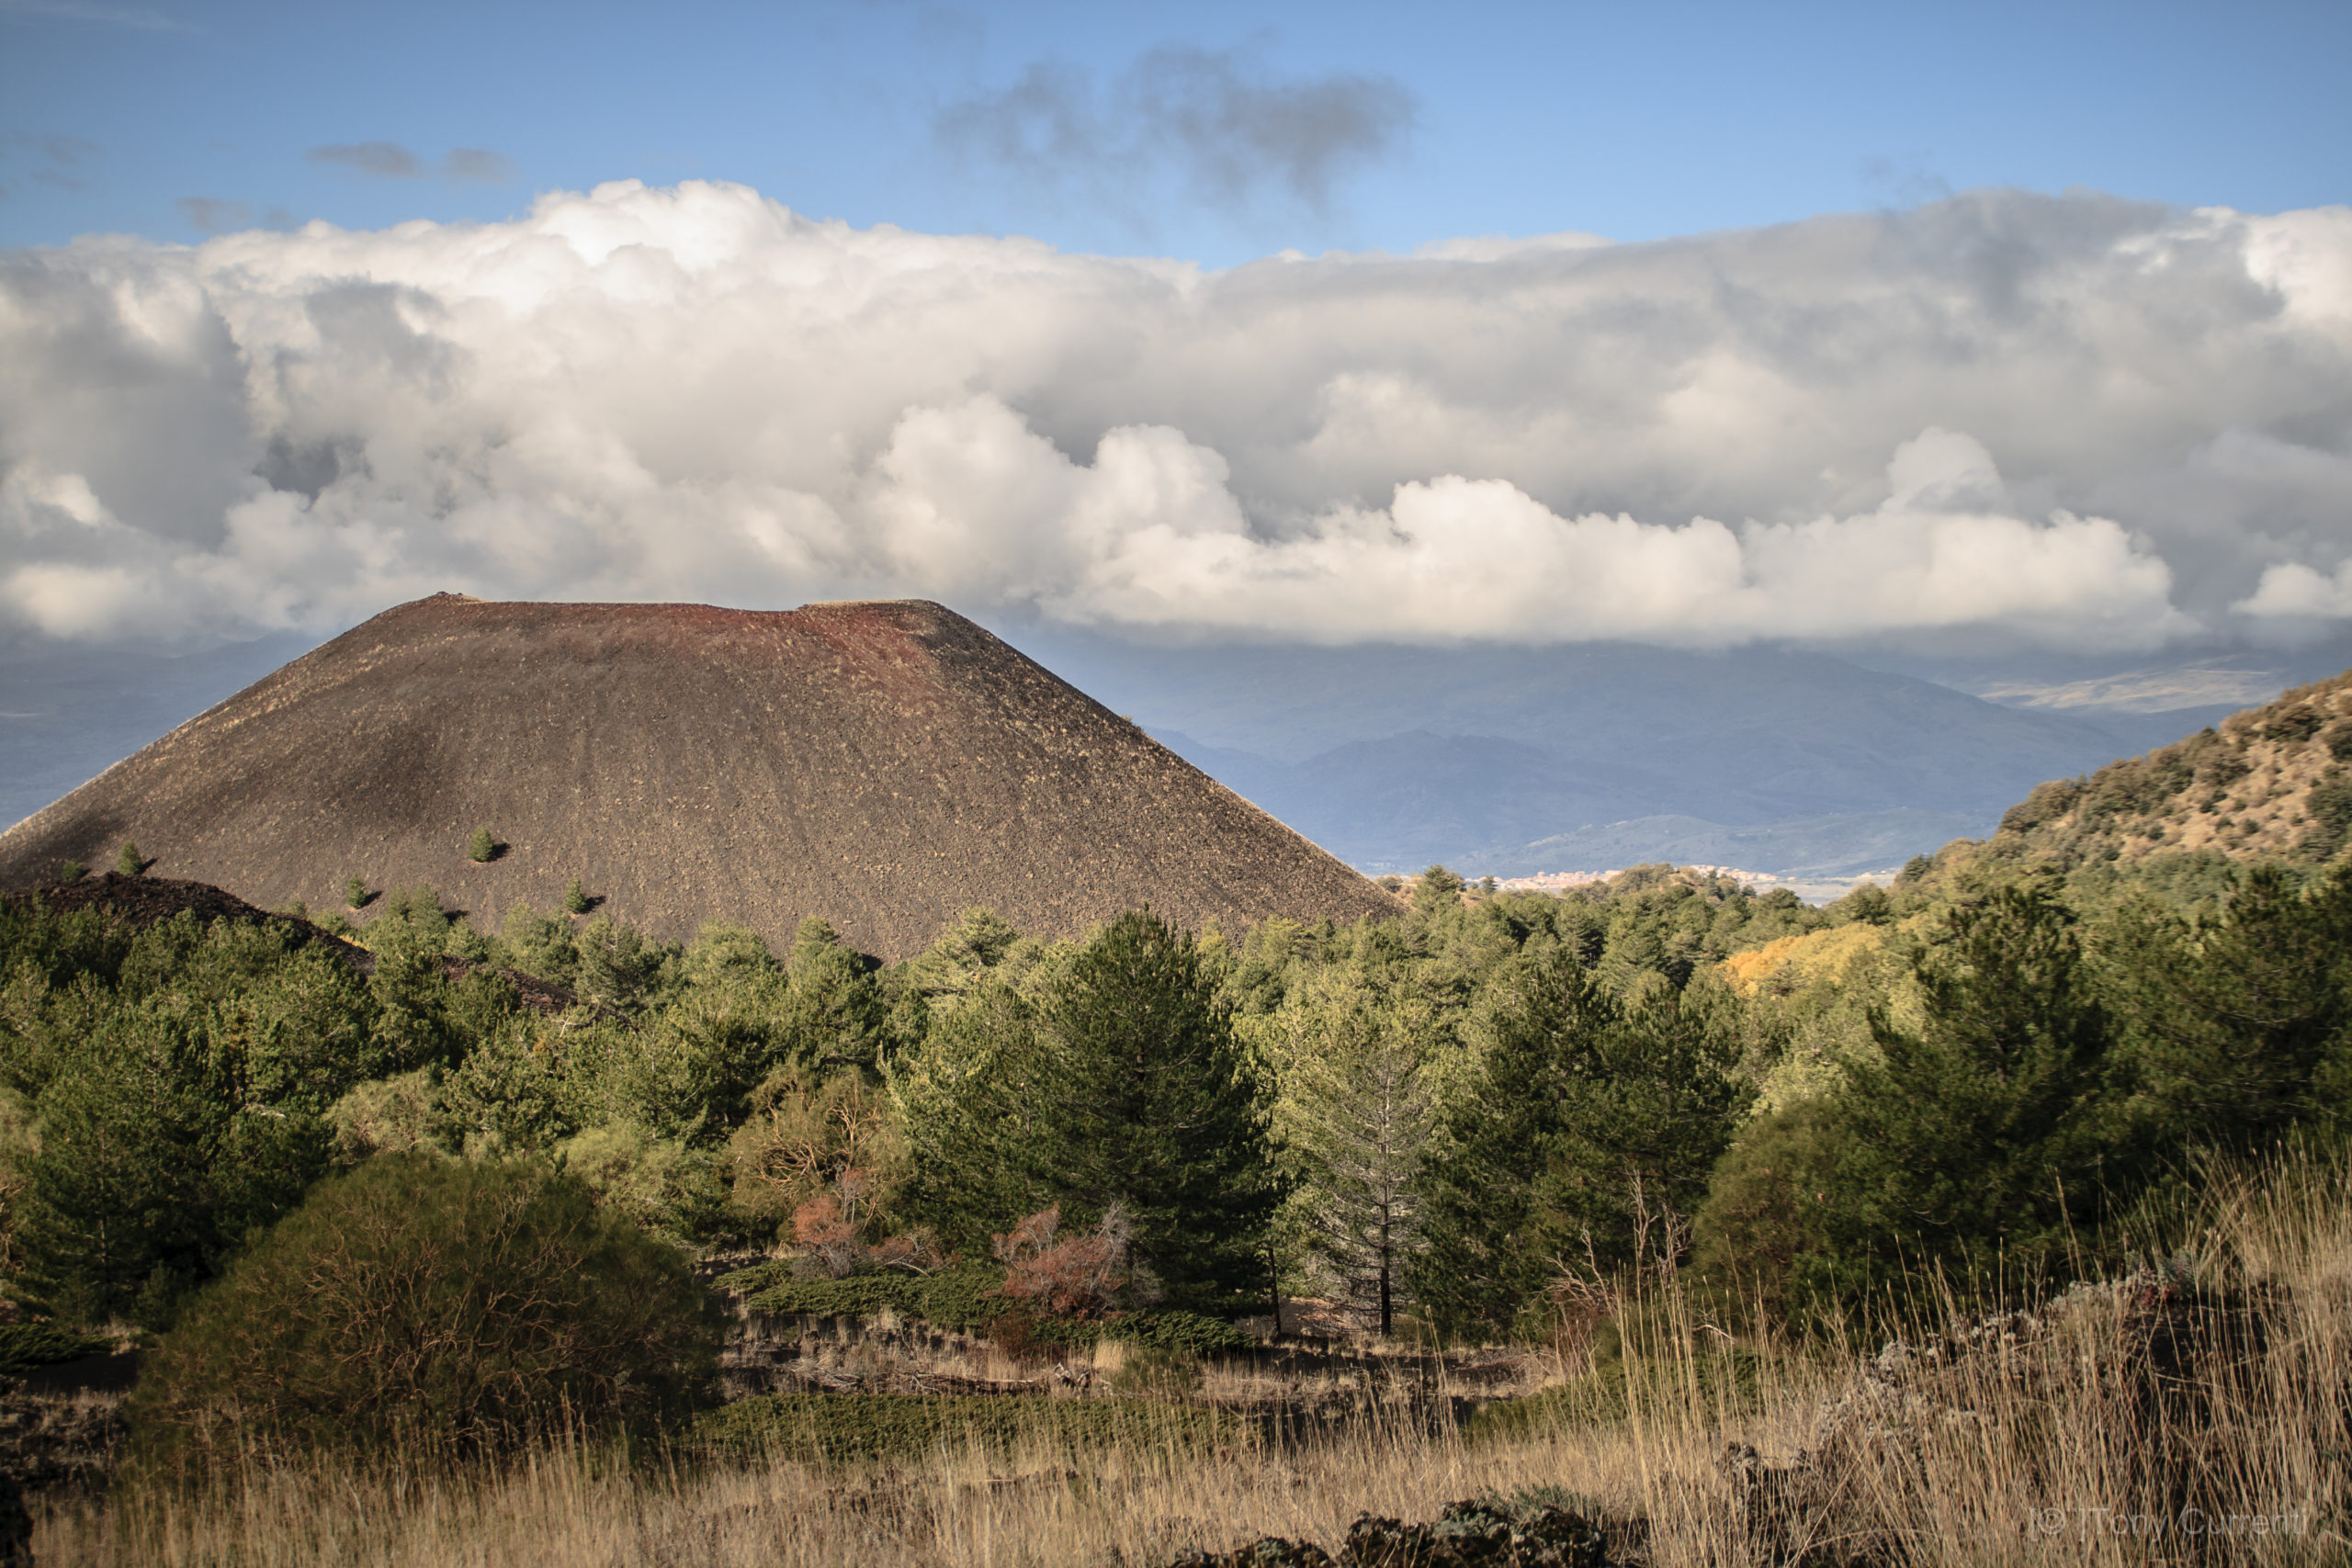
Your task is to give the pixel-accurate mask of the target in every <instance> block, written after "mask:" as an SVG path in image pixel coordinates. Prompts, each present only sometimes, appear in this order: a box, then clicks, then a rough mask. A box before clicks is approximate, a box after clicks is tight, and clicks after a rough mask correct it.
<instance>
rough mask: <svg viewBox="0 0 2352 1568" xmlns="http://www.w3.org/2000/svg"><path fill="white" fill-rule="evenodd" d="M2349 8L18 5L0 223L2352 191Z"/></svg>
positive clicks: (1328, 219) (1775, 214)
mask: <svg viewBox="0 0 2352 1568" xmlns="http://www.w3.org/2000/svg"><path fill="white" fill-rule="evenodd" d="M2347 61H2352V6H2345V5H2341V4H2331V5H2270V6H2264V5H2246V4H2237V5H2231V6H2160V5H2148V4H2139V5H2132V6H2122V5H2075V6H2064V5H2060V6H2052V5H2033V6H2000V5H1969V6H1890V5H1872V6H1832V5H1782V6H1756V5H1753V4H1743V5H1721V6H1719V5H1656V6H1624V5H1623V4H1610V5H1586V4H1552V5H1516V6H1510V5H1503V6H1498V5H1486V6H1447V7H1442V8H1441V7H1436V6H1375V5H1363V4H1349V5H1345V6H1336V5H1317V6H1304V5H1302V6H1287V7H1281V8H1269V7H1265V6H1233V5H1222V4H1215V3H1207V4H1187V5H1183V6H1164V5H1118V6H1105V5H1101V4H1089V5H1062V4H1029V5H1021V6H1001V5H1000V6H972V7H953V6H925V5H921V4H889V3H883V4H853V3H842V4H811V5H758V6H753V5H673V6H660V7H650V6H645V7H639V6H614V5H598V4H570V5H564V6H540V5H503V6H497V5H493V6H482V5H468V6H454V5H440V4H414V3H413V4H408V5H402V6H361V5H348V4H315V3H313V4H305V5H300V6H294V5H283V4H266V3H265V4H208V3H199V0H0V187H5V191H6V194H5V197H0V245H16V246H22V245H47V244H55V243H62V242H64V241H66V240H68V239H70V238H72V237H73V236H75V235H77V234H84V233H90V232H102V231H112V232H129V233H137V234H141V235H145V236H148V237H151V238H154V239H165V240H186V241H193V240H196V239H198V238H200V237H202V234H203V233H204V231H206V230H207V229H208V228H209V229H213V230H219V229H223V228H230V227H240V226H243V225H245V224H248V223H251V224H273V225H277V226H284V225H287V224H289V223H295V222H300V221H303V220H309V219H312V218H323V219H325V220H329V221H330V222H333V223H335V224H338V225H342V226H345V227H369V228H372V227H381V226H384V225H388V224H392V223H397V222H400V221H403V220H410V219H417V218H429V219H435V220H452V219H484V220H489V219H497V218H502V217H504V216H508V215H510V214H513V213H515V212H518V211H520V210H522V209H525V208H526V207H527V205H528V203H529V201H530V200H531V198H532V196H533V195H534V193H536V192H539V191H544V190H548V189H557V188H565V189H575V190H580V189H586V188H588V187H589V186H594V184H596V183H597V182H600V181H605V180H611V179H619V178H629V177H634V178H639V179H642V180H645V181H647V182H648V183H650V184H654V185H669V184H674V183H676V182H677V181H680V180H683V179H691V178H712V179H726V180H733V181H740V182H742V183H745V184H748V185H751V186H755V187H757V188H758V189H759V190H761V191H762V192H763V193H765V194H766V195H768V196H770V197H775V198H776V199H778V200H780V201H783V202H785V203H786V204H787V205H789V206H791V207H792V208H794V209H797V210H799V211H802V212H804V213H808V214H810V215H814V216H820V217H839V218H842V219H846V220H849V221H851V222H852V223H854V224H858V225H867V224H872V223H876V222H891V223H896V224H899V225H902V226H904V227H907V228H910V229H915V230H922V231H954V232H963V231H982V232H992V233H1006V232H1019V233H1024V234H1031V235H1035V236H1039V237H1042V238H1044V239H1046V240H1047V241H1050V242H1051V243H1055V244H1057V245H1058V246H1061V247H1063V248H1065V249H1080V250H1092V251H1109V252H1121V253H1125V252H1141V253H1149V254H1167V255H1176V256H1182V257H1186V258H1191V259H1194V260H1198V261H1201V262H1204V263H1205V264H1208V265H1227V264H1231V263H1233V262H1236V261H1239V260H1243V259H1246V258H1248V257H1250V256H1252V255H1256V254H1265V253H1268V252H1271V251H1273V250H1277V249H1280V248H1283V247H1285V246H1295V247H1298V248H1300V249H1304V250H1307V251H1310V252H1312V251H1321V250H1324V249H1327V248H1348V249H1385V250H1388V251H1391V252H1403V251H1409V250H1412V249H1414V248H1416V247H1418V246H1420V245H1423V244H1426V243H1430V242H1433V241H1439V240H1442V239H1446V238H1449V237H1455V236H1466V235H1482V234H1495V233H1507V234H1532V233H1542V232H1550V231H1563V230H1575V231H1589V232H1595V233H1600V234H1604V235H1607V236H1610V237H1611V238H1615V239H1620V240H1640V239H1650V238H1657V237H1662V236H1668V235H1675V234H1686V233H1695V232H1701V231H1713V230H1720V229H1724V228H1731V227H1737V226H1744V225H1751V224H1758V223H1769V222H1775V221H1781V220H1792V219H1797V218H1802V217H1804V216H1806V215H1809V214H1813V213H1818V212H1826V211H1839V210H1851V209H1871V208H1883V207H1908V206H1911V205H1915V204H1917V202H1919V201H1921V200H1924V199H1928V198H1931V197H1934V196H1936V195H1938V194H1939V193H1940V192H1943V191H1947V190H1953V189H1966V188H1970V187H1974V186H2018V187H2024V188H2027V189H2033V190H2041V191H2049V192H2055V191H2061V190H2065V189H2068V188H2073V187H2089V188H2092V189H2097V190H2101V191H2106V192H2110V193H2114V194H2118V195H2121V196H2126V197H2138V198H2147V199H2154V200H2159V201H2164V202H2169V203H2176V204H2181V205H2188V206H2196V205H2205V204H2219V205H2227V206H2231V207H2235V208H2238V209H2242V210H2249V211H2263V212H2269V211H2278V210H2282V209H2290V208H2301V207H2310V206H2315V205H2320V204H2324V203H2330V202H2338V201H2342V200H2344V199H2346V195H2347V190H2346V171H2347V169H2352V159H2347V157H2346V150H2347V149H2352V93H2347V92H2346V90H2345V86H2344V75H2343V73H2344V67H2345V65H2346V62H2347Z"/></svg>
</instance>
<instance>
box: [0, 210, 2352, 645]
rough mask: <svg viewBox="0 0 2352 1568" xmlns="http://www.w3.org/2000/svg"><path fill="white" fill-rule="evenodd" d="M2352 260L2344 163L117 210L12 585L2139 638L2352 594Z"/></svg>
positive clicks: (2058, 639) (31, 497)
mask: <svg viewBox="0 0 2352 1568" xmlns="http://www.w3.org/2000/svg"><path fill="white" fill-rule="evenodd" d="M2347 279H2352V214H2345V213H2342V212H2339V211H2336V210H2334V209H2330V210H2327V211H2322V212H2316V213H2290V214H2285V215H2282V216H2278V217H2273V218H2249V217H2244V216H2241V215H2238V214H2234V213H2229V212H2221V211H2204V212H2196V213H2182V212H2178V211H2176V210H2171V209H2159V208H2150V207H2145V206H2139V205H2134V204H2129V203H2124V202H2120V201H2115V200H2111V199H2109V198H2105V197H2065V198H2049V197H2030V196H2025V195H2019V194H2015V193H1978V194H1973V195H1970V196H1964V197H1956V198H1953V199H1951V200H1949V201H1945V202H1940V203H1938V204H1936V205H1934V206H1932V207H1928V208H1923V209H1918V210H1917V211H1914V212H1907V213H1894V214H1874V215H1868V216H1853V217H1838V218H1827V219H1819V220H1809V221H1807V222H1804V223H1797V224H1791V225H1786V226H1783V227H1781V228H1778V229H1772V230H1762V231H1746V232H1738V233H1730V234H1721V235H1713V236H1707V237H1703V238H1699V239H1692V240H1688V241H1678V242H1669V243H1655V244H1645V245H1619V246H1611V245H1606V244H1600V243H1593V242H1591V241H1589V239H1587V238H1585V237H1581V236H1574V237H1566V238H1564V239H1563V240H1561V241H1560V242H1558V243H1502V242H1492V241H1479V242H1475V243H1462V244H1459V245H1453V246H1438V247H1431V248H1430V250H1429V251H1428V252H1427V253H1425V254H1420V255H1416V256H1409V257H1391V256H1385V255H1331V256H1326V257H1322V258H1312V259H1311V258H1302V257H1295V256H1285V257H1282V258H1274V259H1271V260H1269V261H1266V262H1263V263H1259V264H1254V265H1249V266H1243V267H1238V268H1234V269H1231V270H1229V271H1226V272H1221V273H1206V272H1203V271H1201V270H1199V269H1197V268H1194V267H1193V266H1190V265H1184V264H1182V263H1177V262H1172V261H1166V260H1159V259H1151V258H1121V257H1103V256H1088V255H1070V254H1061V253H1057V252H1056V251H1054V250H1052V249H1051V248H1049V247H1046V246H1045V245H1042V244H1038V243H1034V242H1029V241H1023V240H1017V239H1013V240H997V239H989V238H978V237H956V236H939V235H928V234H918V233H910V232H906V231H899V230H896V229H892V228H889V227H887V226H884V227H877V228H875V229H870V230H856V229H852V228H849V227H847V226H845V225H842V224H839V223H828V222H816V221H811V220H808V219H806V218H803V217H800V216H798V215H797V214H795V213H793V212H791V211H789V210H787V209H785V208H783V207H781V206H779V205H777V204H775V203H774V202H770V201H767V200H765V199H763V198H762V197H759V196H758V195H757V194H756V193H755V192H752V191H750V190H747V189H744V188H741V187H739V186H721V185H699V184H696V185H686V186H679V187H677V188H675V189H670V190H653V189H647V188H645V187H643V186H638V185H636V184H634V183H627V184H620V185H614V186H603V187H599V188H598V189H597V190H595V191H593V192H590V193H587V194H584V195H582V194H576V193H558V194H554V195H550V196H547V197H541V198H540V199H539V200H538V201H537V203H536V204H535V206H534V207H533V208H532V209H531V211H530V212H529V213H528V214H527V215H526V216H525V217H522V218H518V219H515V220H512V221H508V222H503V223H492V224H434V223H424V222H418V223H410V224H403V225H401V226H399V227H397V228H394V229H390V230H386V231H375V232H352V231H339V230H335V229H333V228H330V227H328V226H326V225H323V224H312V225H311V226H310V227H309V228H307V229H304V230H301V231H296V232H291V233H278V232H247V233H237V234H229V235H223V236H220V237H219V238H216V239H213V240H211V241H209V243H205V244H204V245H201V246H199V247H196V248H193V249H189V248H181V247H175V246H165V245H160V244H148V243H142V242H136V241H123V240H106V241H90V242H85V243H77V244H75V245H73V246H68V247H65V248H62V249H59V250H51V251H42V252H17V253H12V254H5V255H0V630H6V631H8V632H11V633H13V635H17V636H26V635H42V636H49V637H83V638H101V639H103V638H109V637H169V636H180V637H208V636H220V635H237V634H250V633H252V632H255V631H260V630H266V629H272V628H277V627H286V626H303V627H319V626H331V625H334V624H337V623H340V622H345V621H348V620H351V619H354V618H356V617H358V616H360V615H367V614H369V613H372V612H373V611H374V610H376V609H379V608H381V607H382V606H383V605H385V604H389V603H391V602H393V601H396V600H398V599H401V598H406V597H412V596H414V595H416V594H420V593H424V592H432V591H434V590H436V589H441V588H451V589H458V590H462V591H466V592H475V593H480V594H484V595H492V596H512V597H543V598H548V597H566V598H628V599H639V598H695V599H710V600H716V601H719V602H724V603H730V604H753V605H788V604H797V603H799V602H801V601H803V600H806V599H810V598H818V597H832V596H842V595H852V594H855V595H880V594H909V593H919V594H924V595H929V596H933V597H936V598H940V599H942V600H944V601H946V602H947V603H949V604H956V605H959V606H962V607H965V608H968V609H973V610H979V611H990V610H998V609H1013V610H1021V611H1027V612H1034V613H1037V614H1042V615H1049V616H1052V617H1055V618H1058V619H1061V620H1065V621H1069V622H1073V623H1081V624H1089V625H1098V626H1111V627H1121V626H1128V627H1135V626H1155V627H1170V628H1180V629H1181V628H1198V629H1201V630H1204V631H1209V632H1218V633H1227V634H1239V635H1248V636H1253V637H1295V638H1303V639H1311V640H1319V641H1347V640H1351V639H1358V638H1366V637H1383V638H1397V637H1405V638H1417V639H1431V640H1437V639H1454V638H1464V637H1487V638H1502V639H1518V640H1568V639H1583V638H1601V637H1627V638H1636V639H1646V640H1654V641H1664V642H1674V643H1683V644H1724V643H1732V642H1738V641H1743V640H1747V639H1754V638H1798V639H1821V640H1835V639H1845V638H1862V637H1888V636H1906V635H1912V634H1919V633H1938V634H1951V633H1964V634H1970V635H1975V636H1979V637H1990V638H1996V639H2010V640H2018V639H2022V640H2025V641H2028V642H2031V643H2034V644H2039V645H2043V646H2051V647H2064V648H2076V649H2111V648H2147V647H2154V646H2156V645H2158V644H2160V643H2163V642H2164V641H2165V640H2167V639H2169V638H2173V637H2179V636H2182V635H2184V634H2188V633H2193V632H2196V631H2198V630H2199V628H2200V627H2212V626H2226V625H2231V624H2236V623H2237V622H2239V621H2241V620H2245V619H2247V618H2252V619H2257V620H2258V619H2262V618H2265V617H2275V616H2277V615H2290V614H2291V615H2304V616H2309V615H2328V614H2339V615H2340V614H2343V613H2345V612H2343V611H2329V610H2324V609H2321V610H2314V609H2312V608H2311V607H2310V606H2311V605H2312V604H2335V603H2339V602H2343V601H2345V600H2346V597H2347V594H2346V589H2345V587H2344V581H2343V580H2342V578H2341V574H2340V573H2338V566H2339V563H2340V562H2342V561H2344V560H2345V559H2346V558H2352V513H2347V509H2346V506H2345V504H2344V502H2345V500H2346V496H2347V495H2352V307H2347V301H2352V284H2347ZM2298 573H2300V574H2301V575H2297V574H2298ZM2330 574H2337V575H2334V576H2331V575H2330ZM2307 580H2308V581H2307ZM2315 583H2316V584H2321V585H2322V587H2321V588H2314V587H2313V584H2315ZM2323 589H2324V591H2323ZM2331 592H2332V593H2333V594H2334V595H2335V598H2333V599H2330V598H2328V597H2327V595H2328V593H2331ZM2282 606H2285V607H2282Z"/></svg>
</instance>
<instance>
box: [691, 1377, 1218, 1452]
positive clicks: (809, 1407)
mask: <svg viewBox="0 0 2352 1568" xmlns="http://www.w3.org/2000/svg"><path fill="white" fill-rule="evenodd" d="M1248 1430H1249V1429H1248V1428H1247V1427H1244V1426H1243V1424H1242V1423H1241V1421H1240V1420H1239V1419H1238V1418H1237V1417H1236V1416H1232V1415H1230V1414H1228V1413H1227V1412H1225V1411H1221V1410H1210V1409H1205V1408H1203V1407H1201V1406H1198V1405H1190V1404H1164V1403H1160V1402H1157V1401H1129V1400H1117V1399H1051V1398H1047V1397H1045V1396H1043V1395H1035V1396H1023V1395H1013V1396H1006V1395H1001V1394H944V1395H933V1396H929V1397H925V1396H921V1395H916V1394H900V1393H776V1394H765V1395H762V1396H760V1397H757V1398H753V1399H739V1400H737V1401H735V1402H734V1403H733V1404H729V1405H727V1406H725V1407H724V1408H722V1409H718V1410H715V1411H712V1412H711V1413H710V1414H708V1415H707V1416H704V1417H703V1418H702V1420H701V1421H700V1422H699V1423H698V1424H697V1427H696V1432H697V1435H698V1436H699V1437H701V1438H702V1439H703V1440H704V1441H705V1442H706V1443H707V1444H709V1445H710V1446H712V1447H714V1448H718V1449H726V1450H750V1451H752V1452H757V1453H760V1454H762V1455H763V1456H766V1457H770V1458H775V1459H784V1460H793V1461H800V1462H803V1463H807V1462H810V1461H831V1462H834V1463H839V1462H842V1461H853V1460H884V1461H896V1462H906V1461H916V1460H921V1459H923V1458H924V1457H926V1456H927V1455H929V1454H931V1453H932V1452H933V1451H934V1450H938V1449H941V1448H946V1449H948V1450H957V1449H962V1448H965V1447H969V1446H977V1447H981V1448H998V1449H1003V1448H1014V1447H1021V1446H1025V1445H1030V1444H1045V1445H1051V1446H1055V1447H1059V1448H1063V1449H1069V1450H1089V1449H1104V1448H1114V1447H1119V1446H1123V1445H1125V1446H1133V1447H1138V1448H1149V1449H1162V1450H1164V1449H1170V1448H1174V1449H1180V1450H1186V1451H1193V1452H1198V1451H1201V1450H1209V1449H1216V1448H1219V1447H1224V1446H1227V1445H1230V1444H1232V1443H1234V1442H1237V1441H1239V1440H1241V1439H1243V1438H1245V1437H1246V1436H1247V1433H1248Z"/></svg>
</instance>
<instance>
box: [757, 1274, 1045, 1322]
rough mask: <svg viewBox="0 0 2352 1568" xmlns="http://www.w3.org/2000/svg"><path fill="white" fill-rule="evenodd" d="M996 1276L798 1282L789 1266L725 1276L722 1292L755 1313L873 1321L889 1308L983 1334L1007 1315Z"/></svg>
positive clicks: (857, 1277)
mask: <svg viewBox="0 0 2352 1568" xmlns="http://www.w3.org/2000/svg"><path fill="white" fill-rule="evenodd" d="M998 1280H999V1274H998V1271H997V1270H995V1269H978V1268H967V1269H944V1270H942V1271H941V1272H939V1273H936V1274H907V1273H900V1272H897V1271H885V1272H880V1273H874V1274H853V1275H851V1276H850V1277H849V1278H848V1279H846V1280H796V1279H794V1278H792V1266H791V1265H790V1264H789V1263H759V1264H754V1265H752V1267H751V1268H749V1269H738V1270H736V1271H735V1272H734V1273H732V1274H729V1275H726V1276H725V1277H723V1278H722V1279H720V1280H719V1281H718V1284H719V1288H720V1289H722V1290H728V1291H732V1292H735V1293H736V1294H738V1295H741V1296H743V1297H744V1298H746V1302H747V1304H748V1305H749V1306H750V1307H751V1308H752V1310H753V1311H754V1312H773V1313H813V1314H816V1315H818V1316H820V1317H870V1316H872V1315H873V1314H876V1313H877V1312H880V1311H882V1310H883V1309H884V1308H885V1307H888V1309H890V1310H891V1311H892V1312H895V1313H897V1314H899V1316H901V1317H912V1318H921V1319H922V1321H923V1322H925V1323H932V1324H936V1325H939V1326H940V1327H942V1328H964V1329H976V1328H985V1327H987V1326H988V1325H989V1324H991V1323H993V1322H995V1321H996V1320H997V1319H998V1318H1000V1317H1001V1316H1003V1315H1004V1310H1005V1303H1004V1301H1003V1300H1002V1299H1001V1297H999V1296H998V1295H997V1294H996V1287H997V1283H998Z"/></svg>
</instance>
